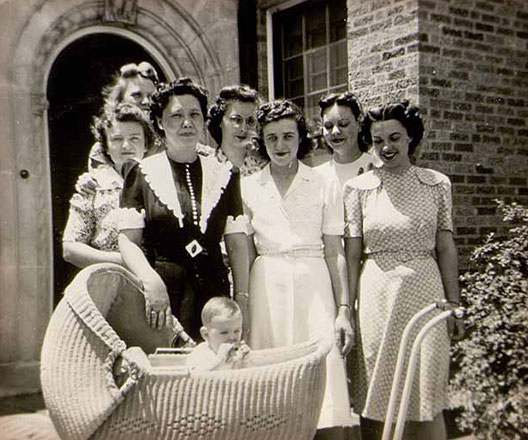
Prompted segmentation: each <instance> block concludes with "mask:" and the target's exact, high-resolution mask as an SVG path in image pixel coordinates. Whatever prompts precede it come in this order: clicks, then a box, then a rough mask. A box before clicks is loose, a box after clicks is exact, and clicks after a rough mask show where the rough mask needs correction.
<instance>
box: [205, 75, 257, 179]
mask: <svg viewBox="0 0 528 440" xmlns="http://www.w3.org/2000/svg"><path fill="white" fill-rule="evenodd" d="M259 103H260V96H259V94H258V92H257V91H256V90H254V89H252V88H250V87H248V86H244V85H235V86H227V87H224V88H223V89H222V90H220V93H219V94H218V97H217V98H216V101H215V103H214V104H213V105H212V106H211V107H210V108H209V115H208V116H209V121H208V125H207V128H208V129H209V132H210V133H211V136H212V137H213V139H214V140H215V141H216V143H217V145H218V148H217V149H216V158H217V159H218V160H219V161H220V162H222V163H225V162H228V161H229V162H230V163H231V164H232V165H233V170H234V171H240V173H241V175H242V176H247V175H250V174H252V173H254V172H255V171H258V170H260V169H261V168H262V167H263V166H264V165H265V164H266V161H265V160H264V158H262V157H260V156H259V154H258V153H257V151H256V146H255V143H254V141H255V138H256V130H257V107H258V105H259Z"/></svg>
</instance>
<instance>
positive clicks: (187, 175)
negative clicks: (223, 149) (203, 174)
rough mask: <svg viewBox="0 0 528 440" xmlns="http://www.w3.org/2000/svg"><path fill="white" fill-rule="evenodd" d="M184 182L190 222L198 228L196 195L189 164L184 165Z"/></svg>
mask: <svg viewBox="0 0 528 440" xmlns="http://www.w3.org/2000/svg"><path fill="white" fill-rule="evenodd" d="M185 180H186V181H187V187H188V188H189V196H190V197H191V210H192V220H193V224H194V225H195V226H198V206H197V204H196V194H195V192H194V188H193V186H192V180H191V169H190V164H188V163H186V164H185Z"/></svg>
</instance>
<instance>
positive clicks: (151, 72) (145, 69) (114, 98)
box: [103, 61, 159, 106]
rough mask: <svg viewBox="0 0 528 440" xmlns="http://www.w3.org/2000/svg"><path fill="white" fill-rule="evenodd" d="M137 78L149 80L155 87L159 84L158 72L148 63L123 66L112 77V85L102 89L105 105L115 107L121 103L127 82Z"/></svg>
mask: <svg viewBox="0 0 528 440" xmlns="http://www.w3.org/2000/svg"><path fill="white" fill-rule="evenodd" d="M137 77H141V78H144V79H149V80H150V81H152V83H153V84H154V85H155V86H157V85H158V83H159V78H158V72H156V69H154V66H152V64H150V63H149V62H147V61H142V62H141V63H139V64H134V63H130V64H125V65H124V66H121V68H120V69H119V73H116V74H115V75H114V78H113V81H112V83H111V84H109V85H108V86H106V87H104V88H103V97H104V99H105V105H107V106H115V105H117V104H119V103H121V102H123V99H124V95H125V90H126V88H127V86H128V82H129V81H130V80H131V79H134V78H137Z"/></svg>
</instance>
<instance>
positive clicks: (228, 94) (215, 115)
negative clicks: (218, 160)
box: [207, 85, 261, 146]
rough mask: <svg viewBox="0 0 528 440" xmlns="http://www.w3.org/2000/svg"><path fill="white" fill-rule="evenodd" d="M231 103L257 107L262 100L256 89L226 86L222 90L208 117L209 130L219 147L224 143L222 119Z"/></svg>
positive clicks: (242, 86) (244, 86) (243, 86)
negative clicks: (245, 103) (238, 102)
mask: <svg viewBox="0 0 528 440" xmlns="http://www.w3.org/2000/svg"><path fill="white" fill-rule="evenodd" d="M231 101H240V102H249V103H251V104H255V106H257V105H258V104H259V103H260V101H261V99H260V95H259V93H258V92H257V91H256V90H255V89H252V88H251V87H248V86H246V85H234V86H226V87H224V88H222V89H221V90H220V93H219V94H218V97H217V98H216V100H215V103H214V104H212V105H211V107H210V108H209V113H208V115H207V117H208V119H209V121H208V124H207V129H208V130H209V133H211V136H212V137H213V139H214V140H215V142H216V143H217V145H218V146H220V144H221V143H222V119H223V118H224V115H225V112H226V111H227V105H228V104H229V103H230V102H231Z"/></svg>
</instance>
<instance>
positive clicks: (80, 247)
mask: <svg viewBox="0 0 528 440" xmlns="http://www.w3.org/2000/svg"><path fill="white" fill-rule="evenodd" d="M62 258H64V260H65V261H67V262H68V263H71V264H73V265H74V266H77V267H79V268H84V267H87V266H89V265H90V264H95V263H116V264H123V260H122V259H121V254H120V253H119V252H112V251H101V250H99V249H95V248H93V247H91V246H90V245H88V244H85V243H81V242H77V241H64V242H63V243H62Z"/></svg>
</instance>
